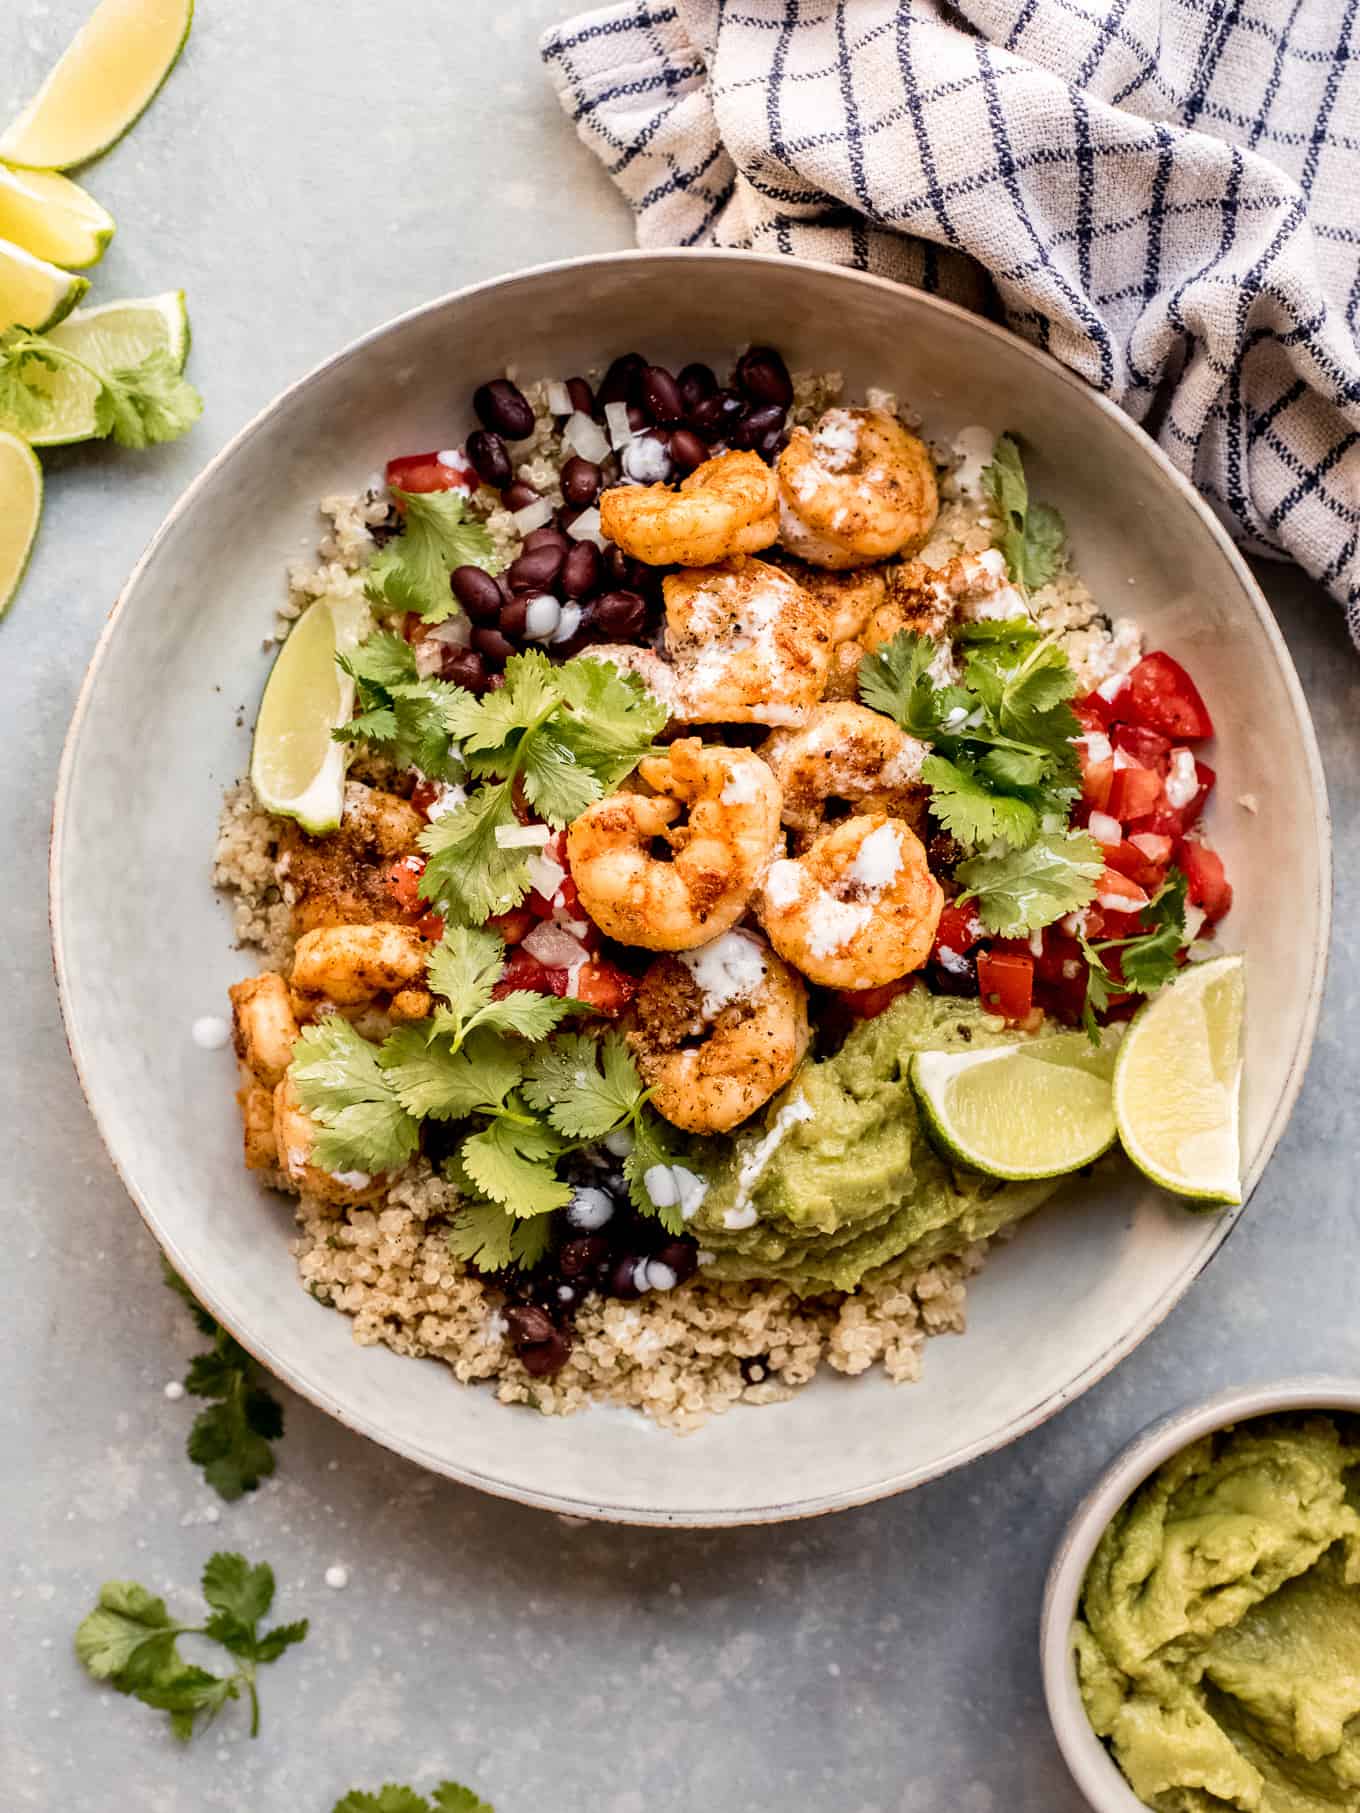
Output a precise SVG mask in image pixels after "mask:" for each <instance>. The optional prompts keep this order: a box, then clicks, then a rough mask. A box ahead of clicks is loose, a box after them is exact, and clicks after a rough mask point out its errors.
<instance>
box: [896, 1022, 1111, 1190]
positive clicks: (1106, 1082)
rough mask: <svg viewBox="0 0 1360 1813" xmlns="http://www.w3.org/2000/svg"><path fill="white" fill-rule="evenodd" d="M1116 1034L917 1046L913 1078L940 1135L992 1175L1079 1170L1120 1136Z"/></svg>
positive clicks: (959, 1158) (1017, 1178)
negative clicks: (1113, 1082) (964, 1046)
mask: <svg viewBox="0 0 1360 1813" xmlns="http://www.w3.org/2000/svg"><path fill="white" fill-rule="evenodd" d="M1117 1050H1118V1034H1117V1032H1115V1031H1110V1032H1107V1033H1106V1034H1105V1035H1104V1037H1103V1039H1102V1041H1101V1044H1100V1046H1099V1048H1097V1047H1095V1046H1093V1045H1092V1044H1091V1041H1090V1040H1089V1039H1088V1038H1087V1036H1086V1034H1085V1033H1084V1032H1060V1033H1054V1034H1053V1035H1052V1036H1051V1037H1049V1038H1043V1039H1029V1040H1026V1041H1025V1043H1024V1044H1021V1045H999V1046H994V1047H993V1048H992V1049H991V1050H989V1051H918V1052H917V1054H916V1056H915V1057H914V1058H913V1059H912V1061H911V1083H912V1088H913V1089H914V1090H915V1091H916V1099H917V1101H918V1102H919V1104H920V1107H921V1112H922V1114H923V1115H924V1117H925V1121H926V1125H927V1126H928V1128H929V1129H930V1132H931V1135H932V1136H933V1138H934V1139H935V1141H936V1143H937V1144H938V1145H939V1146H941V1147H942V1148H943V1149H944V1150H945V1151H946V1152H947V1153H948V1154H949V1156H950V1157H951V1158H952V1159H954V1160H955V1162H956V1163H958V1164H961V1165H967V1166H968V1168H969V1169H970V1170H972V1171H981V1172H982V1173H983V1175H984V1176H986V1177H1004V1178H1005V1179H1007V1181H1009V1182H1017V1183H1018V1182H1023V1181H1026V1180H1028V1179H1030V1178H1037V1177H1061V1176H1063V1175H1064V1174H1065V1173H1066V1172H1068V1171H1079V1170H1080V1169H1081V1167H1082V1166H1083V1165H1089V1164H1090V1163H1091V1161H1092V1160H1093V1159H1096V1158H1099V1157H1100V1155H1101V1153H1102V1152H1107V1151H1108V1150H1109V1148H1110V1147H1111V1146H1112V1145H1113V1144H1114V1139H1115V1126H1114V1106H1113V1103H1112V1101H1111V1099H1110V1075H1111V1072H1112V1071H1113V1069H1114V1062H1115V1053H1116V1051H1117Z"/></svg>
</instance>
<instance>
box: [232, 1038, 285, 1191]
mask: <svg viewBox="0 0 1360 1813" xmlns="http://www.w3.org/2000/svg"><path fill="white" fill-rule="evenodd" d="M236 1100H237V1101H238V1102H239V1103H240V1107H241V1128H242V1133H243V1136H244V1137H243V1145H244V1148H245V1160H246V1170H247V1171H272V1170H274V1169H275V1168H276V1167H277V1165H278V1162H279V1148H278V1146H277V1144H276V1143H275V1140H274V1091H273V1090H272V1089H266V1088H265V1086H264V1084H263V1083H257V1082H256V1081H255V1079H254V1077H253V1076H252V1075H251V1073H250V1072H249V1071H248V1070H247V1069H246V1067H245V1065H244V1064H243V1065H242V1066H241V1087H240V1088H239V1089H238V1090H237V1091H236Z"/></svg>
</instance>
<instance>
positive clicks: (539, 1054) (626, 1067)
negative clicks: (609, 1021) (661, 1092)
mask: <svg viewBox="0 0 1360 1813" xmlns="http://www.w3.org/2000/svg"><path fill="white" fill-rule="evenodd" d="M524 1097H525V1100H526V1101H527V1102H528V1103H529V1105H530V1107H532V1108H537V1109H539V1110H540V1111H541V1112H543V1113H545V1114H546V1115H547V1116H548V1119H549V1120H550V1121H551V1122H552V1124H553V1126H554V1127H555V1128H556V1129H557V1131H558V1132H559V1133H564V1134H566V1135H567V1137H568V1138H569V1139H584V1140H595V1139H603V1138H604V1136H605V1134H606V1133H612V1132H614V1130H615V1129H616V1128H618V1127H621V1126H624V1125H626V1124H627V1123H628V1122H629V1121H631V1120H632V1119H633V1117H634V1115H636V1114H637V1112H638V1110H639V1109H640V1108H641V1106H642V1103H643V1102H644V1101H645V1099H646V1090H645V1089H644V1088H643V1084H642V1078H641V1077H640V1076H639V1075H638V1070H637V1065H636V1064H635V1063H634V1062H633V1057H632V1053H631V1052H630V1051H629V1049H628V1046H627V1044H626V1042H625V1041H624V1039H623V1038H622V1036H621V1035H620V1034H619V1033H617V1032H606V1033H605V1035H604V1037H603V1038H600V1039H595V1038H592V1037H591V1036H590V1035H589V1034H588V1033H565V1034H563V1035H562V1036H561V1037H560V1038H556V1039H554V1040H553V1041H552V1043H551V1044H550V1045H545V1046H544V1047H543V1049H542V1050H541V1051H536V1052H535V1053H534V1055H533V1057H532V1058H531V1059H530V1060H529V1065H528V1073H527V1076H526V1079H525V1084H524Z"/></svg>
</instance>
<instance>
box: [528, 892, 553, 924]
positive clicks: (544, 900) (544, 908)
mask: <svg viewBox="0 0 1360 1813" xmlns="http://www.w3.org/2000/svg"><path fill="white" fill-rule="evenodd" d="M524 905H525V907H526V908H527V910H528V911H529V912H531V913H532V914H533V915H534V918H535V919H551V918H552V916H553V903H552V901H551V900H549V899H548V897H547V895H546V894H540V893H539V891H538V889H537V888H530V889H529V892H528V893H527V894H526V895H525V896H524Z"/></svg>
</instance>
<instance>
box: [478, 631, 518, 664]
mask: <svg viewBox="0 0 1360 1813" xmlns="http://www.w3.org/2000/svg"><path fill="white" fill-rule="evenodd" d="M472 646H473V647H474V648H475V649H476V651H477V653H478V654H479V655H480V656H481V657H482V660H483V661H486V662H491V663H494V664H495V665H496V666H498V667H499V666H500V664H501V663H502V662H503V661H508V660H509V659H510V657H511V655H513V654H514V652H515V646H514V644H513V643H512V642H507V641H506V639H505V637H504V636H502V634H501V633H500V631H499V630H493V629H489V628H487V627H486V626H485V625H483V626H482V628H480V629H475V630H473V632H472Z"/></svg>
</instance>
